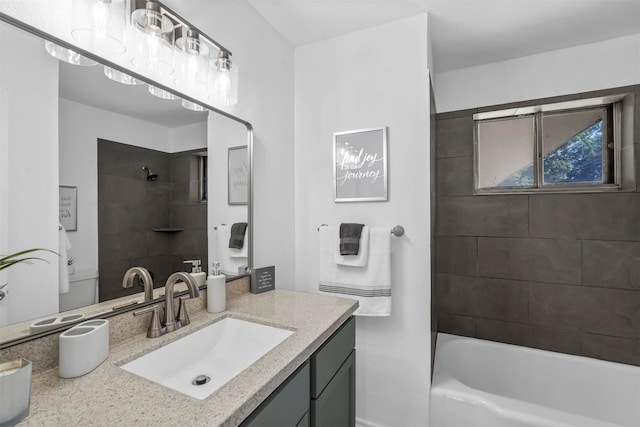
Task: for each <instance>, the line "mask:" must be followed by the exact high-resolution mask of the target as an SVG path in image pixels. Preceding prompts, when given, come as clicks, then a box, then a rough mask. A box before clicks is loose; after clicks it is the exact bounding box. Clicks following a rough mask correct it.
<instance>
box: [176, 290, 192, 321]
mask: <svg viewBox="0 0 640 427" xmlns="http://www.w3.org/2000/svg"><path fill="white" fill-rule="evenodd" d="M188 299H189V296H185V297H179V298H178V301H179V304H178V315H177V316H176V321H178V322H180V326H187V325H188V324H189V323H191V320H189V313H187V304H186V300H188Z"/></svg>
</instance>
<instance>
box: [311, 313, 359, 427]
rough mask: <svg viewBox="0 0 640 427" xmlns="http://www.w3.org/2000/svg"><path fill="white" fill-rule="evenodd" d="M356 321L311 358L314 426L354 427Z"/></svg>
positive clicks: (333, 337)
mask: <svg viewBox="0 0 640 427" xmlns="http://www.w3.org/2000/svg"><path fill="white" fill-rule="evenodd" d="M355 343H356V321H355V319H354V318H353V317H352V318H350V319H349V320H347V321H346V322H345V323H344V324H343V325H342V326H341V327H340V329H338V330H337V331H336V332H335V333H334V334H333V335H332V336H331V338H329V339H328V340H327V341H326V342H325V343H324V344H323V345H322V347H320V348H319V349H318V351H316V352H315V353H314V354H313V356H311V413H310V415H311V427H353V426H355V419H356V351H355Z"/></svg>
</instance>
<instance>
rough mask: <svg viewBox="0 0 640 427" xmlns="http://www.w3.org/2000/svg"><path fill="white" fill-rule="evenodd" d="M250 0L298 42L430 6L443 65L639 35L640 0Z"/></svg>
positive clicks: (201, 0) (438, 63)
mask: <svg viewBox="0 0 640 427" xmlns="http://www.w3.org/2000/svg"><path fill="white" fill-rule="evenodd" d="M248 1H249V3H250V4H251V5H252V6H253V7H254V8H255V9H256V10H257V11H258V12H259V13H260V14H261V15H262V16H264V18H265V19H266V20H267V21H269V22H270V23H271V25H272V26H273V27H274V28H275V29H276V30H277V31H278V32H279V33H280V34H281V35H282V36H283V37H284V38H285V39H286V40H288V41H289V42H290V43H291V44H292V45H293V46H301V45H305V44H308V43H314V42H317V41H320V40H325V39H328V38H332V37H336V36H339V35H343V34H347V33H350V32H353V31H357V30H360V29H364V28H368V27H372V26H376V25H380V24H383V23H387V22H391V21H395V20H399V19H402V18H406V17H409V16H413V15H417V14H420V13H425V12H428V13H429V29H430V32H431V37H432V48H433V55H434V67H435V69H436V71H447V70H452V69H456V68H462V67H468V66H473V65H480V64H486V63H490V62H495V61H500V60H504V59H509V58H517V57H520V56H525V55H530V54H534V53H540V52H545V51H549V50H554V49H560V48H565V47H570V46H577V45H580V44H585V43H592V42H595V41H600V40H606V39H611V38H615V37H621V36H625V35H630V34H636V33H640V0H248ZM189 3H190V4H191V6H196V5H195V4H193V3H198V6H201V7H204V8H206V7H207V4H206V3H207V2H206V1H205V0H192V1H189ZM196 7H197V6H196Z"/></svg>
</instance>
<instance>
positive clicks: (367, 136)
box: [333, 126, 387, 202]
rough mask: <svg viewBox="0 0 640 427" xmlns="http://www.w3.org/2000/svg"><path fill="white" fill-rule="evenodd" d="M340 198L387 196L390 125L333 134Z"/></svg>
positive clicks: (335, 177)
mask: <svg viewBox="0 0 640 427" xmlns="http://www.w3.org/2000/svg"><path fill="white" fill-rule="evenodd" d="M333 163H334V164H333V181H334V182H333V184H334V192H335V201H336V202H374V201H386V200H387V127H386V126H385V127H381V128H372V129H361V130H353V131H347V132H336V133H334V134H333Z"/></svg>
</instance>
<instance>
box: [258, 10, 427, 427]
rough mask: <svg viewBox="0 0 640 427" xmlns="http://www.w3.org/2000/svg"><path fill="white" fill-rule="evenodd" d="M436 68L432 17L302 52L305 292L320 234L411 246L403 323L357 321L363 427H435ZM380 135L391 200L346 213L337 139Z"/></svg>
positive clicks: (299, 156) (314, 281)
mask: <svg viewBox="0 0 640 427" xmlns="http://www.w3.org/2000/svg"><path fill="white" fill-rule="evenodd" d="M427 56H428V34H427V17H426V15H421V16H417V17H413V18H410V19H405V20H402V21H398V22H394V23H391V24H387V25H382V26H378V27H374V28H370V29H367V30H363V31H358V32H355V33H351V34H348V35H345V36H341V37H338V38H334V39H331V40H327V41H323V42H319V43H315V44H311V45H306V46H302V47H300V48H298V49H296V56H295V159H294V163H293V165H294V166H293V167H294V169H295V254H296V258H295V264H296V269H295V277H296V280H295V284H296V289H297V290H300V291H306V292H317V289H318V232H317V227H318V226H319V225H320V224H322V223H326V224H333V225H337V224H339V223H341V222H362V223H365V224H369V225H373V226H388V227H389V228H391V227H392V226H393V225H396V224H401V225H403V226H404V227H405V228H406V234H405V236H403V237H399V238H396V237H393V238H392V250H393V254H392V282H393V284H392V293H393V305H392V315H391V316H390V317H381V318H373V317H372V318H367V317H358V318H357V332H356V341H357V343H356V347H357V361H356V367H357V368H356V369H357V371H356V375H357V417H358V422H359V424H361V425H380V426H419V425H427V424H428V400H429V399H428V393H429V383H430V373H429V371H430V361H429V360H430V265H429V264H430V248H429V246H430V243H429V240H430V236H429V233H430V230H429V228H430V220H429V215H430V212H429V113H430V107H429V83H428V81H429V79H428V75H429V70H428V65H427V63H428V59H427ZM379 126H388V127H389V154H388V157H389V181H388V184H389V187H388V188H389V200H388V201H387V202H373V203H371V202H370V203H340V204H336V203H334V196H333V186H332V180H333V172H332V165H333V157H332V156H333V154H332V153H333V152H332V135H333V133H334V132H338V131H346V130H354V129H362V128H371V127H379ZM282 164H284V165H287V163H284V162H282ZM285 167H286V166H285ZM258 194H260V193H259V192H258ZM285 230H286V229H285ZM281 247H283V245H282V244H279V245H278V248H281Z"/></svg>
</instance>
